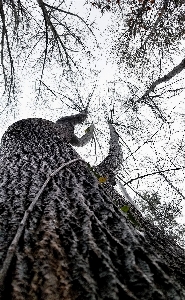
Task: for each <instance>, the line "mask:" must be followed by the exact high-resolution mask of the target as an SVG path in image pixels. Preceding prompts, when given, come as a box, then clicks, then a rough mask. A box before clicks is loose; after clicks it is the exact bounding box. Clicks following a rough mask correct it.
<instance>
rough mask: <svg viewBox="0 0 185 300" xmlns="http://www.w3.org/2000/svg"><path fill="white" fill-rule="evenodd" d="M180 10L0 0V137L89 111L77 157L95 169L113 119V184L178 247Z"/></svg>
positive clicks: (148, 4) (166, 4) (111, 2)
mask: <svg viewBox="0 0 185 300" xmlns="http://www.w3.org/2000/svg"><path fill="white" fill-rule="evenodd" d="M77 2H78V3H77ZM184 9H185V6H184V3H183V1H166V0H165V1H153V0H150V1H145V0H143V1H140V0H139V1H138V0H137V1H129V0H128V1H122V0H120V1H117V0H102V1H101V0H99V1H85V0H84V1H71V2H70V3H69V1H59V0H58V1H52V0H48V1H42V0H37V1H20V0H17V1H16V0H9V1H3V0H1V1H0V15H1V23H0V30H1V73H0V74H1V77H0V80H1V86H2V88H1V107H2V109H1V117H2V118H1V130H2V131H4V130H5V127H7V124H8V125H10V124H11V123H12V122H13V121H14V120H17V119H21V118H25V114H26V117H31V116H34V117H42V118H45V119H50V120H56V119H57V118H59V117H61V116H64V115H66V114H68V113H67V112H68V111H70V113H72V112H74V111H80V110H82V109H84V108H85V107H86V106H88V108H89V112H90V113H89V118H88V120H87V122H86V127H87V126H89V124H91V123H92V122H94V124H95V134H94V137H95V140H94V142H93V143H92V144H91V145H90V146H87V147H86V150H85V153H83V152H82V155H83V157H84V158H86V160H89V162H90V163H91V164H98V163H99V162H100V161H101V160H102V159H103V158H104V157H105V156H106V153H107V151H108V140H109V136H108V120H110V119H111V121H112V122H113V124H114V125H115V127H116V130H117V132H118V134H119V137H120V142H121V144H122V151H123V156H124V159H123V165H122V169H121V170H120V171H119V172H118V174H117V180H118V181H120V182H121V183H122V184H123V186H124V188H126V189H127V191H128V192H129V193H130V194H131V196H132V198H133V199H134V201H135V202H136V203H137V204H138V206H139V207H140V209H141V211H142V213H143V214H146V215H148V216H149V218H150V215H151V214H152V216H153V217H152V218H153V219H154V221H155V222H156V224H157V225H158V226H161V227H162V228H164V227H165V230H167V232H168V234H169V235H171V236H172V235H173V236H174V238H178V237H179V236H180V234H181V243H182V244H183V241H182V236H183V234H184V227H183V226H182V225H178V223H176V222H177V221H178V218H179V217H180V213H181V208H182V206H183V205H184V204H183V201H184V197H185V196H184V151H183V149H184V113H183V108H184V96H183V91H184V81H183V80H184V68H185V63H184V33H185V30H184ZM3 87H4V88H3ZM80 130H83V129H81V128H79V132H80ZM92 145H93V147H91V146H92ZM92 149H93V150H92ZM92 162H93V163H92ZM156 195H157V196H156ZM162 220H163V221H162Z"/></svg>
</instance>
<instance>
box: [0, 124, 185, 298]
mask: <svg viewBox="0 0 185 300" xmlns="http://www.w3.org/2000/svg"><path fill="white" fill-rule="evenodd" d="M77 158H80V157H79V155H78V154H77V153H76V151H75V150H74V149H73V148H72V146H71V145H70V144H69V143H68V139H66V138H65V133H64V132H62V128H61V127H60V126H58V125H57V124H54V123H52V122H50V121H47V120H42V119H27V120H21V121H19V122H17V123H15V124H13V125H12V126H11V127H10V128H9V129H8V130H7V132H6V133H5V135H4V137H3V139H2V149H1V162H0V164H1V165H0V214H1V215H0V264H1V266H3V262H4V261H5V258H6V254H7V251H8V248H9V246H10V244H11V242H12V240H13V238H14V236H15V235H16V232H17V229H18V227H19V224H20V222H21V220H22V218H23V216H24V213H25V211H26V210H27V209H28V207H29V205H30V204H31V203H32V201H33V200H34V199H35V197H36V195H37V194H38V192H39V190H40V189H41V187H42V186H43V184H44V182H45V181H46V179H47V178H48V176H49V175H50V174H51V173H52V172H53V171H54V170H56V169H57V168H59V167H60V166H62V165H63V164H64V163H67V162H69V161H71V160H73V159H77ZM109 187H110V186H109V184H107V187H106V188H105V187H104V186H103V185H102V184H100V183H99V182H98V180H97V178H96V177H95V176H94V174H93V172H92V171H91V170H90V168H89V167H88V166H87V164H86V163H85V162H84V161H80V160H79V161H76V162H73V163H71V164H69V165H68V166H66V167H64V168H62V169H61V170H60V171H59V172H58V173H57V174H56V175H55V176H53V177H51V179H50V181H49V182H48V184H47V185H46V187H45V189H44V191H43V193H42V194H41V195H40V197H39V198H38V200H37V202H36V204H35V207H34V209H33V211H32V212H31V213H30V215H29V217H28V220H27V222H26V224H25V228H24V231H23V233H22V235H21V238H20V240H19V243H18V246H17V247H16V251H15V253H14V256H13V259H12V261H11V264H10V266H9V267H8V271H7V273H6V278H5V280H4V281H1V283H0V284H1V294H0V299H2V300H5V299H6V300H9V299H10V300H11V299H12V300H13V299H14V300H15V299H16V300H33V299H34V300H41V299H44V300H59V299H60V300H61V299H64V300H86V299H88V300H101V299H102V300H103V299H106V300H108V299H110V300H113V299H115V300H118V299H121V300H122V299H124V300H131V299H132V300H143V299H144V300H149V299H150V300H152V299H153V300H158V299H160V300H163V299H164V300H165V299H169V300H183V299H185V263H184V258H185V257H184V253H183V251H182V250H181V249H180V248H178V247H176V246H175V245H173V244H172V245H171V250H170V251H166V252H165V247H166V245H167V244H166V240H165V237H164V239H162V237H160V239H159V238H158V237H156V238H155V237H154V236H155V234H153V237H152V234H151V230H150V228H148V232H147V225H146V226H145V227H143V228H144V231H145V236H144V237H143V235H141V234H140V233H139V232H138V231H137V230H136V229H135V228H134V227H133V226H132V224H130V223H129V222H128V220H127V218H126V217H125V216H124V215H123V214H122V212H121V211H120V210H119V209H118V207H117V206H116V205H114V203H113V202H112V200H114V199H113V197H116V196H117V197H118V198H119V195H117V194H116V192H115V191H114V193H113V192H112V193H111V192H109ZM110 189H111V188H110ZM112 189H113V188H112ZM111 195H112V196H111ZM120 201H123V202H124V199H122V198H121V199H120ZM140 218H141V217H140ZM148 226H149V225H148ZM153 241H155V243H154V242H153ZM161 245H162V246H161ZM167 247H168V246H167ZM162 248H163V250H164V251H163V252H165V253H163V252H162V251H161V249H162ZM164 254H165V255H164ZM3 267H4V266H3Z"/></svg>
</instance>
